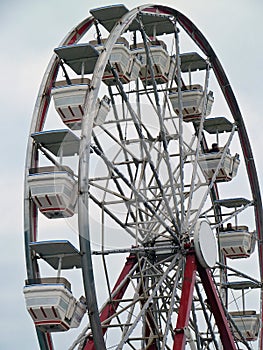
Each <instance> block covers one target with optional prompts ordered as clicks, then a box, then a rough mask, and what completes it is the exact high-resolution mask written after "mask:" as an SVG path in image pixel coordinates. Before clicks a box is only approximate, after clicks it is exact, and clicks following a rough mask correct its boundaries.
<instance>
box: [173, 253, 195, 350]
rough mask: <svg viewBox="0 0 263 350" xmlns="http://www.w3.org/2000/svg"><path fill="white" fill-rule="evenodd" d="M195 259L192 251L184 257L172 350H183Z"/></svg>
mask: <svg viewBox="0 0 263 350" xmlns="http://www.w3.org/2000/svg"><path fill="white" fill-rule="evenodd" d="M196 269H197V265H196V257H195V252H194V251H189V253H188V254H187V256H186V264H185V270H184V280H183V287H182V295H181V301H180V308H179V313H178V318H177V323H176V328H175V336H174V345H173V350H183V349H185V342H186V336H185V332H184V329H185V327H188V324H189V318H190V311H191V306H192V301H193V293H194V286H195V279H196Z"/></svg>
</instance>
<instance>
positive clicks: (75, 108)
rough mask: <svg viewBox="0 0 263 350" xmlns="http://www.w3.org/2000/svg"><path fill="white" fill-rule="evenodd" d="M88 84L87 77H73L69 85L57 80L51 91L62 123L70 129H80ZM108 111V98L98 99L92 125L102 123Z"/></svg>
mask: <svg viewBox="0 0 263 350" xmlns="http://www.w3.org/2000/svg"><path fill="white" fill-rule="evenodd" d="M89 84H90V80H89V79H87V78H85V79H73V80H72V81H71V84H70V85H68V84H67V82H66V81H58V82H56V83H55V86H54V88H53V89H52V91H51V94H52V96H53V100H54V105H55V108H56V111H57V112H58V114H59V115H60V117H61V119H62V121H63V123H64V124H65V125H67V126H68V127H69V128H71V129H81V123H82V118H83V115H84V106H85V100H86V96H87V92H88V89H89V88H90V85H89ZM109 111H110V99H109V98H108V97H107V96H104V97H103V98H102V100H101V101H100V100H99V99H98V101H97V106H96V114H95V119H94V126H95V125H102V124H103V123H104V122H105V119H106V117H107V114H108V113H109Z"/></svg>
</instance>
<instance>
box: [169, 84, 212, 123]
mask: <svg viewBox="0 0 263 350" xmlns="http://www.w3.org/2000/svg"><path fill="white" fill-rule="evenodd" d="M181 95H182V102H181V103H182V114H183V120H184V121H185V122H189V121H193V120H196V119H200V118H201V116H202V113H203V108H204V97H205V95H204V91H203V87H202V86H201V85H199V84H195V85H188V86H186V87H185V88H184V89H183V90H182V91H181ZM169 99H170V101H171V104H172V106H173V110H174V111H175V113H176V114H177V115H179V112H180V105H179V102H180V100H179V93H178V88H175V89H172V90H171V92H170V93H169ZM205 102H206V104H205V109H204V115H205V116H208V115H209V114H210V113H211V110H212V105H213V102H214V97H213V93H212V91H209V93H208V94H207V95H206V101H205Z"/></svg>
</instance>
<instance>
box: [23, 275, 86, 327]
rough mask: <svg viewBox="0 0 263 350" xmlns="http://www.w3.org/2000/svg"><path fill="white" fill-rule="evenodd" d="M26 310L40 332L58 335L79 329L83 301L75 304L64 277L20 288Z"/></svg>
mask: <svg viewBox="0 0 263 350" xmlns="http://www.w3.org/2000/svg"><path fill="white" fill-rule="evenodd" d="M24 296H25V300H26V307H27V310H28V312H29V313H30V315H31V317H32V319H33V321H34V323H35V325H36V326H38V327H39V328H40V329H41V330H42V331H44V332H61V331H67V330H69V329H70V328H76V327H78V326H79V324H80V322H81V320H82V318H83V316H84V314H85V312H86V305H85V298H84V297H81V298H80V300H79V301H77V300H76V299H75V298H74V296H73V295H72V292H71V290H70V283H69V282H68V281H67V280H66V279H65V278H62V277H60V278H57V277H54V278H42V279H41V280H40V281H39V284H30V285H26V286H25V287H24Z"/></svg>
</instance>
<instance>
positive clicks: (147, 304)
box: [117, 255, 179, 350]
mask: <svg viewBox="0 0 263 350" xmlns="http://www.w3.org/2000/svg"><path fill="white" fill-rule="evenodd" d="M178 257H179V256H178V255H177V256H175V257H174V258H173V260H172V262H171V263H170V265H169V267H168V268H167V269H166V271H165V272H164V274H163V275H162V276H161V278H160V279H159V281H158V283H157V284H156V286H155V288H154V289H153V290H152V293H151V295H150V296H149V298H148V300H147V301H146V302H145V303H144V305H143V307H142V309H141V311H140V312H139V314H138V316H137V317H136V320H135V321H134V323H133V325H132V326H131V327H130V328H129V330H128V331H127V332H126V334H125V336H123V337H122V339H121V341H120V343H119V345H118V347H117V350H121V349H122V348H123V346H124V344H125V343H126V341H127V340H128V338H129V336H130V335H131V333H132V332H133V330H134V328H135V327H136V325H137V323H138V322H139V320H140V319H141V317H142V316H143V315H144V314H145V312H146V310H147V309H148V307H149V304H150V303H151V302H152V300H153V297H154V296H155V295H156V293H157V291H158V290H159V288H160V286H161V285H162V283H163V281H164V280H165V278H166V276H167V275H168V274H169V272H170V271H171V270H172V269H173V268H174V267H175V265H176V264H177V259H178Z"/></svg>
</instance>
